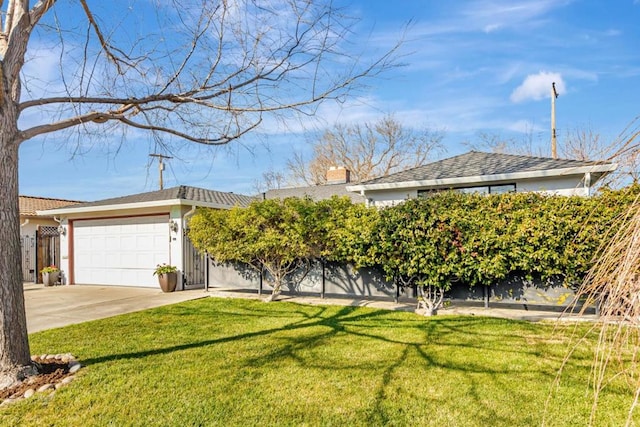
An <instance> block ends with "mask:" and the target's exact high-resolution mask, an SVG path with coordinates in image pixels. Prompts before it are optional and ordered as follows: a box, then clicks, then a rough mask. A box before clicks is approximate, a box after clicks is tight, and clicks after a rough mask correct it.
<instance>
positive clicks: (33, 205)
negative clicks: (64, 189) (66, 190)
mask: <svg viewBox="0 0 640 427" xmlns="http://www.w3.org/2000/svg"><path fill="white" fill-rule="evenodd" d="M78 203H81V202H79V201H77V200H64V199H51V198H48V197H34V196H19V197H18V204H19V206H20V216H33V217H35V216H37V213H36V211H43V210H47V209H55V208H61V207H63V206H69V205H76V204H78Z"/></svg>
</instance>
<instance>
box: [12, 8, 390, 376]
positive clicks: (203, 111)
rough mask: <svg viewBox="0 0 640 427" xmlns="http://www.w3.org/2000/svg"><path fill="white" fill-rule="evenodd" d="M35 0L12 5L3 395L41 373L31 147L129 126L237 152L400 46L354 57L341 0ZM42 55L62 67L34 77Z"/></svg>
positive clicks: (385, 63) (339, 95) (343, 91)
mask: <svg viewBox="0 0 640 427" xmlns="http://www.w3.org/2000/svg"><path fill="white" fill-rule="evenodd" d="M31 3H32V2H30V1H28V0H8V1H0V9H1V12H2V13H1V21H2V22H1V28H0V159H1V163H0V182H1V183H2V185H1V186H0V220H1V221H2V224H3V226H2V227H0V241H1V242H2V249H1V250H0V301H1V302H0V387H4V386H6V385H9V384H10V383H12V382H15V381H16V380H18V379H19V378H21V377H22V376H24V375H26V374H29V373H33V371H34V368H33V366H32V364H31V360H30V354H29V343H28V339H27V330H26V321H25V313H24V296H23V289H22V277H21V271H20V267H19V266H20V246H19V222H18V221H19V219H18V218H19V216H18V148H19V146H20V144H21V143H23V142H24V141H27V140H29V139H31V138H35V137H38V136H41V135H45V134H50V133H52V132H58V131H70V133H72V134H74V135H81V134H89V135H92V134H93V135H95V134H97V133H99V132H102V136H103V137H104V138H105V139H108V138H109V136H110V135H112V134H113V133H114V132H116V131H121V132H123V135H124V134H125V133H126V129H127V128H129V129H135V130H139V131H148V132H151V133H152V134H153V136H154V138H156V140H157V141H158V142H160V143H162V144H171V143H174V142H175V141H177V140H187V141H191V142H195V143H200V144H205V145H221V144H227V143H229V142H231V141H234V140H237V139H239V138H241V137H242V136H244V135H246V134H247V133H249V132H251V131H253V130H255V129H256V128H258V127H259V126H260V124H261V123H262V122H263V119H264V118H265V117H266V116H268V115H271V116H275V117H274V118H275V119H286V118H288V117H289V116H291V115H292V114H308V115H312V114H313V113H314V111H315V109H316V108H317V107H318V104H319V103H321V102H323V101H326V100H342V99H344V97H345V96H348V95H349V92H350V90H352V89H354V88H355V87H357V83H358V82H359V81H361V80H362V79H364V78H366V77H368V76H372V75H376V74H377V73H379V72H381V71H383V70H384V69H386V68H388V67H389V66H391V65H392V63H393V60H394V58H393V56H394V52H395V49H396V48H395V47H394V48H391V49H390V50H389V51H388V52H386V53H383V54H382V55H381V56H379V57H378V58H377V59H373V60H372V61H371V62H369V63H367V64H363V63H361V62H359V61H357V60H352V61H347V58H349V57H350V56H349V55H348V54H347V53H346V52H344V50H343V49H341V45H342V42H343V40H344V39H345V37H346V36H347V35H348V34H350V32H351V25H350V24H351V22H350V21H349V20H348V18H347V17H346V16H344V15H343V14H342V12H341V11H340V10H338V9H336V8H335V7H334V6H333V4H332V2H331V1H313V2H312V1H309V0H276V1H270V2H257V1H255V0H221V1H199V2H198V1H192V2H190V1H182V2H175V1H174V2H142V1H141V2H127V3H126V4H122V5H120V4H117V3H113V2H103V3H99V2H98V3H95V4H93V5H91V6H89V4H88V2H87V1H86V0H80V1H78V2H56V1H55V0H40V1H37V2H36V3H35V4H33V5H32V4H31ZM396 47H397V46H396ZM43 55H44V56H46V55H49V56H52V55H53V56H55V57H56V58H58V60H59V64H58V66H57V67H48V68H47V69H46V70H44V69H41V67H37V66H36V67H34V68H36V69H33V70H32V72H29V67H28V66H29V61H32V60H33V61H35V60H37V59H38V57H39V56H43ZM351 58H354V57H351ZM345 70H346V71H345Z"/></svg>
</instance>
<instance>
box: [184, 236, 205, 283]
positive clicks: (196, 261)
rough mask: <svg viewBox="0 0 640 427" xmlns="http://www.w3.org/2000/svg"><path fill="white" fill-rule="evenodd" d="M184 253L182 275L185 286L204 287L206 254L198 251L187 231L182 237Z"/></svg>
mask: <svg viewBox="0 0 640 427" xmlns="http://www.w3.org/2000/svg"><path fill="white" fill-rule="evenodd" d="M182 247H183V254H182V259H183V262H184V270H183V272H182V275H183V277H184V286H185V287H195V288H199V287H204V283H205V282H204V281H205V277H204V276H205V270H206V266H207V265H206V259H205V255H204V254H201V253H199V252H198V250H197V249H196V248H195V247H194V246H193V243H191V240H190V239H189V236H187V233H186V232H185V233H184V235H183V237H182Z"/></svg>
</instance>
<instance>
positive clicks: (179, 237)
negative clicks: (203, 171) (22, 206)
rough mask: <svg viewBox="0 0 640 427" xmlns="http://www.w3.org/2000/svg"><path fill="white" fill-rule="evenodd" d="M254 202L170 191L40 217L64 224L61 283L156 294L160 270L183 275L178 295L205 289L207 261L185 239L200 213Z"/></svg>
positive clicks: (78, 206)
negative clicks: (131, 288)
mask: <svg viewBox="0 0 640 427" xmlns="http://www.w3.org/2000/svg"><path fill="white" fill-rule="evenodd" d="M253 200H254V199H253V197H250V196H244V195H241V194H234V193H225V192H221V191H215V190H208V189H205V188H197V187H189V186H185V185H180V186H178V187H172V188H165V189H161V190H157V191H150V192H146V193H139V194H132V195H129V196H122V197H114V198H111V199H104V200H96V201H94V202H85V203H78V204H75V205H70V206H63V207H60V208H55V209H49V210H45V211H38V212H37V213H38V215H47V216H50V217H52V218H54V219H55V221H56V222H57V223H58V224H59V226H58V227H57V230H58V231H59V233H60V265H59V267H60V271H61V283H62V284H65V285H117V286H144V287H153V288H157V289H158V291H160V286H159V285H158V278H157V277H155V276H154V275H153V272H154V270H155V268H156V266H157V265H158V264H163V263H166V264H169V265H172V266H174V267H176V269H177V270H178V287H177V289H178V290H182V289H186V288H187V287H188V288H196V287H204V286H205V277H206V274H205V273H206V271H205V270H206V263H205V261H204V259H205V258H204V256H203V255H202V254H201V253H198V251H196V250H195V249H194V248H193V245H192V244H191V242H190V241H189V240H188V237H187V236H186V227H187V224H188V221H189V218H190V217H191V216H192V215H194V214H195V213H196V209H197V208H210V209H231V208H233V207H234V206H248V205H249V203H251V202H252V201H253Z"/></svg>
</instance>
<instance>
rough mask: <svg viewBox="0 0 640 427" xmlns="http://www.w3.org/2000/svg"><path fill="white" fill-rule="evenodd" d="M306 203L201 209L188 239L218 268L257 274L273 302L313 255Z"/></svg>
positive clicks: (287, 201) (293, 200)
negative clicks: (243, 267)
mask: <svg viewBox="0 0 640 427" xmlns="http://www.w3.org/2000/svg"><path fill="white" fill-rule="evenodd" d="M313 209H314V204H313V202H312V201H311V200H309V199H297V198H288V199H284V200H279V199H270V200H263V201H256V202H253V203H251V204H250V205H249V206H248V207H247V208H240V207H235V208H233V209H231V210H228V211H225V210H216V209H203V210H200V211H198V212H197V213H196V215H194V216H193V218H192V219H191V221H190V223H189V226H190V230H189V237H190V238H191V240H192V242H193V244H194V246H195V247H196V248H198V249H199V250H200V251H202V252H206V253H208V254H209V256H210V257H211V258H212V259H213V260H214V261H216V262H219V263H228V262H232V263H237V262H240V263H244V264H247V265H249V266H251V267H253V268H254V269H256V271H258V272H259V273H260V274H262V273H263V272H267V273H268V275H266V276H265V279H266V280H267V281H268V282H270V283H271V285H272V287H273V291H272V293H271V296H270V297H269V298H268V301H273V300H275V299H276V298H277V297H278V295H279V294H280V292H281V290H282V286H283V285H284V283H285V280H286V279H287V278H288V277H289V276H290V275H291V274H293V273H294V272H295V271H297V270H298V269H300V268H301V267H303V265H304V263H306V262H308V261H309V260H310V259H311V258H313V257H314V255H315V251H314V250H315V248H316V247H317V245H316V244H315V238H314V236H315V235H316V233H315V232H314V231H315V230H314V227H313V215H312V211H313Z"/></svg>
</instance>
